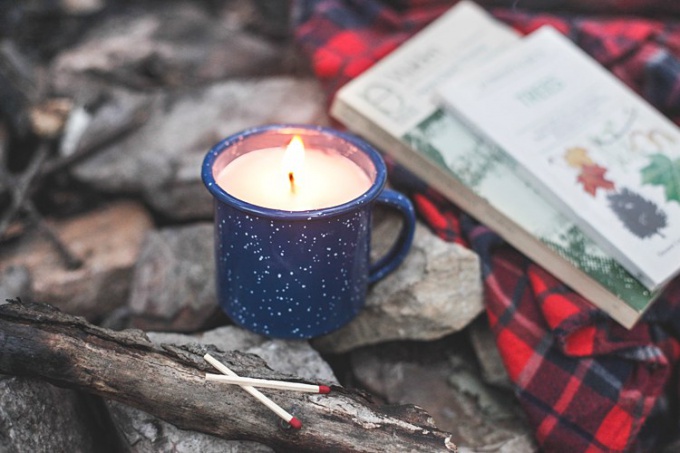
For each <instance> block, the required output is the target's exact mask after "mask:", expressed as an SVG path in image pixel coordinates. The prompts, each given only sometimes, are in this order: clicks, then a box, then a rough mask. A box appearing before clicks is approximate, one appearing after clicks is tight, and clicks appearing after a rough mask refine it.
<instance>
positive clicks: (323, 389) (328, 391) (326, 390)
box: [319, 385, 331, 393]
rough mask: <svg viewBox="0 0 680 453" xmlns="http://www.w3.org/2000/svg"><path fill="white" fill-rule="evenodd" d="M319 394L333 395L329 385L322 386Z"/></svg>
mask: <svg viewBox="0 0 680 453" xmlns="http://www.w3.org/2000/svg"><path fill="white" fill-rule="evenodd" d="M319 393H331V388H330V387H329V386H327V385H320V386H319Z"/></svg>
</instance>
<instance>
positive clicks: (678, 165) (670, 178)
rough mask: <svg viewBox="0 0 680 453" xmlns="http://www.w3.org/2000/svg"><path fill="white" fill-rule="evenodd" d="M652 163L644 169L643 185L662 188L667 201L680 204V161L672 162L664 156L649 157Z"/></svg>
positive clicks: (653, 155) (654, 155)
mask: <svg viewBox="0 0 680 453" xmlns="http://www.w3.org/2000/svg"><path fill="white" fill-rule="evenodd" d="M649 158H650V163H649V165H647V166H646V167H645V168H643V169H642V171H641V174H642V183H643V184H651V185H655V186H661V187H663V188H664V190H665V192H666V200H668V201H671V200H674V201H677V202H678V203H680V159H675V160H671V159H670V158H669V157H668V156H664V155H663V154H652V155H651V156H649Z"/></svg>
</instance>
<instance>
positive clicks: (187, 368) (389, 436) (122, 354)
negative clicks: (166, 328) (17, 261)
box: [0, 302, 456, 453]
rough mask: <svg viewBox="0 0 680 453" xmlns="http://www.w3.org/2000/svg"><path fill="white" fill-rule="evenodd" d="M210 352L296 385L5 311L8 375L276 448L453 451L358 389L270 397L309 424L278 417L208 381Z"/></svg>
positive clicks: (59, 320) (196, 352)
mask: <svg viewBox="0 0 680 453" xmlns="http://www.w3.org/2000/svg"><path fill="white" fill-rule="evenodd" d="M206 353H210V354H211V355H213V356H214V357H215V358H217V359H218V360H220V361H222V362H223V363H225V364H226V365H227V366H229V367H230V368H231V369H232V370H234V371H235V372H236V373H237V374H239V375H242V376H249V377H257V378H265V379H285V380H297V381H299V382H301V381H300V380H298V379H295V378H294V377H291V376H286V375H283V374H281V373H277V372H275V371H272V370H271V369H269V368H267V366H266V364H265V363H264V361H262V359H260V358H259V357H258V356H255V355H251V354H245V353H240V352H238V351H231V352H222V351H220V350H218V349H216V348H215V347H212V346H203V345H191V346H185V347H178V346H173V345H165V344H164V345H161V346H156V345H154V344H153V343H151V342H150V341H149V340H148V338H147V337H146V335H144V333H143V332H142V331H138V330H126V331H121V332H116V331H112V330H108V329H103V328H100V327H97V326H94V325H92V324H89V323H88V322H87V321H85V320H84V319H82V318H77V317H73V316H70V315H66V314H64V313H61V312H59V311H57V310H56V309H54V308H52V307H50V306H48V305H42V304H40V305H38V304H28V303H21V302H10V303H8V304H5V305H1V306H0V373H5V374H12V375H23V376H34V377H40V378H42V379H45V380H47V381H49V382H51V383H53V384H55V385H58V386H62V387H68V388H74V389H79V390H83V391H86V392H89V393H93V394H96V395H100V396H102V397H104V398H109V399H112V400H116V401H120V402H122V403H125V404H127V405H129V406H132V407H136V408H138V409H141V410H143V411H145V412H148V413H150V414H152V415H155V416H157V417H159V418H161V419H163V420H165V421H168V422H170V423H172V424H174V425H176V426H177V427H179V428H182V429H187V430H195V431H200V432H203V433H207V434H212V435H216V436H219V437H222V438H224V439H236V440H251V441H256V442H260V443H263V444H266V445H269V446H270V447H272V448H273V449H275V450H276V451H296V452H303V451H311V452H318V451H331V450H332V451H357V452H384V451H404V452H420V451H422V452H428V453H429V452H440V451H441V452H447V451H456V446H455V445H454V443H453V442H452V441H451V439H450V436H449V434H447V433H444V432H442V431H439V430H438V429H437V428H435V427H434V423H433V421H432V419H431V418H430V417H429V415H428V414H427V413H425V412H424V411H423V410H421V409H419V408H417V407H415V406H412V405H408V406H386V405H379V404H376V403H374V402H373V401H372V400H371V398H370V397H369V396H368V395H366V394H363V393H360V392H358V391H355V390H349V389H345V388H342V387H338V386H333V387H332V391H331V393H330V394H328V395H309V394H302V393H296V392H284V391H266V390H265V393H266V394H267V395H268V396H270V397H271V398H272V399H273V400H274V401H276V402H277V403H278V404H279V405H280V406H281V407H283V408H284V409H286V410H287V411H289V412H290V413H292V414H293V415H295V416H296V417H297V418H298V419H300V420H301V421H302V424H303V427H302V429H301V430H293V429H285V428H282V424H281V423H279V418H278V417H277V416H276V415H274V414H273V413H271V412H270V411H269V410H268V409H266V408H265V407H264V406H262V405H261V404H260V403H259V402H258V401H257V400H255V399H253V398H252V397H251V396H250V395H249V394H247V393H246V392H245V391H243V390H242V389H240V388H238V387H237V386H229V385H224V384H220V383H216V382H210V381H206V380H205V379H204V374H205V373H206V372H215V370H214V369H213V368H212V366H211V365H209V364H208V363H207V362H205V361H204V359H203V356H204V355H205V354H206Z"/></svg>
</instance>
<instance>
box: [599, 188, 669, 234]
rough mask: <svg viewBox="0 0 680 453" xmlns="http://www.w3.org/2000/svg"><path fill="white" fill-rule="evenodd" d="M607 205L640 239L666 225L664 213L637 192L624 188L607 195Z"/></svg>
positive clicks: (657, 232) (657, 231) (656, 232)
mask: <svg viewBox="0 0 680 453" xmlns="http://www.w3.org/2000/svg"><path fill="white" fill-rule="evenodd" d="M607 200H608V201H609V207H610V208H611V209H612V211H614V213H615V214H616V216H617V217H618V218H619V219H620V220H621V222H623V225H624V226H625V227H626V228H627V229H628V231H630V232H631V233H633V234H634V235H635V236H637V237H639V238H640V239H645V238H648V237H650V236H653V235H654V234H659V235H661V233H660V232H659V230H661V229H662V228H663V227H665V226H666V213H665V212H664V211H662V210H661V209H659V207H658V206H657V205H656V204H654V203H653V202H651V201H649V200H645V199H644V198H642V197H641V196H640V195H639V194H637V193H635V192H633V191H631V190H629V189H627V188H624V189H623V190H621V192H618V193H614V194H611V195H609V196H608V197H607Z"/></svg>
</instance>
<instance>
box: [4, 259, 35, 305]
mask: <svg viewBox="0 0 680 453" xmlns="http://www.w3.org/2000/svg"><path fill="white" fill-rule="evenodd" d="M32 296H33V282H32V280H31V273H30V272H29V270H28V269H27V268H26V267H25V266H7V267H6V268H4V269H3V271H2V273H0V304H2V303H3V302H5V301H6V300H7V299H16V298H21V297H24V298H26V299H31V298H32Z"/></svg>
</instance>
